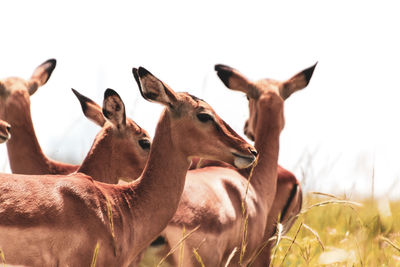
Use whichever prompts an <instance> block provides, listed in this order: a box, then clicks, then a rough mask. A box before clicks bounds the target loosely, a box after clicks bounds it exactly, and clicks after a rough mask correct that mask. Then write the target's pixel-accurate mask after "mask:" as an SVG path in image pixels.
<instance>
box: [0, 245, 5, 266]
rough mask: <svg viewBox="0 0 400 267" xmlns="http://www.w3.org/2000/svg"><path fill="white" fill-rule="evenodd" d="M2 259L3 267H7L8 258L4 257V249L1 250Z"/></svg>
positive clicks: (0, 256) (0, 257)
mask: <svg viewBox="0 0 400 267" xmlns="http://www.w3.org/2000/svg"><path fill="white" fill-rule="evenodd" d="M0 259H1V262H2V263H3V267H5V266H6V257H5V256H4V252H3V250H2V249H0Z"/></svg>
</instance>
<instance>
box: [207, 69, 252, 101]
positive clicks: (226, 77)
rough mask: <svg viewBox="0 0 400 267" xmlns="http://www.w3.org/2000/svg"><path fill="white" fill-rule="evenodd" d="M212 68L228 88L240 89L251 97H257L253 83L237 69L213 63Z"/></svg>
mask: <svg viewBox="0 0 400 267" xmlns="http://www.w3.org/2000/svg"><path fill="white" fill-rule="evenodd" d="M214 69H215V70H216V71H217V75H218V77H219V78H220V79H221V81H222V82H223V83H224V84H225V86H226V87H228V88H229V89H232V90H236V91H241V92H243V93H245V94H246V95H248V96H249V97H252V98H257V97H258V92H257V89H256V88H255V87H254V86H253V83H252V82H251V81H250V80H249V79H247V78H246V77H245V76H244V75H243V74H241V73H240V72H239V71H237V70H235V69H234V68H231V67H229V66H227V65H222V64H217V65H215V67H214Z"/></svg>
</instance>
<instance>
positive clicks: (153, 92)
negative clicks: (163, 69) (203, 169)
mask: <svg viewBox="0 0 400 267" xmlns="http://www.w3.org/2000/svg"><path fill="white" fill-rule="evenodd" d="M133 75H134V77H135V79H136V82H137V84H138V86H139V90H140V93H141V94H142V96H143V98H145V99H146V100H148V101H152V102H157V103H160V104H162V105H164V106H165V107H166V109H165V110H164V114H163V115H164V116H167V117H168V118H169V123H170V125H169V126H168V127H169V131H170V135H171V143H172V145H174V146H176V147H179V150H180V151H181V153H184V155H185V156H186V157H187V158H188V160H191V158H193V157H200V158H207V159H213V160H220V161H224V162H227V163H230V164H232V165H235V166H236V167H238V168H246V167H248V166H250V165H251V164H252V163H253V162H254V161H255V158H256V155H257V152H256V150H255V149H254V147H253V146H251V145H249V144H248V143H247V142H246V141H244V139H243V138H241V137H240V136H239V135H238V134H237V133H236V132H234V131H233V130H232V129H231V128H230V127H229V125H228V124H226V123H225V122H224V121H223V120H222V119H221V118H220V117H219V116H218V115H217V114H216V113H215V111H214V110H213V109H212V108H211V106H210V105H208V104H207V103H206V102H205V101H204V100H202V99H199V98H197V97H195V96H192V95H190V94H188V93H177V92H174V91H173V90H172V89H171V88H170V87H169V86H168V85H167V84H165V83H164V82H162V81H161V80H159V79H158V78H157V77H155V76H154V75H153V74H151V73H150V72H149V71H147V70H146V69H145V68H143V67H139V69H136V68H134V69H133ZM188 136H190V137H191V138H187V137H188ZM193 137H194V138H193Z"/></svg>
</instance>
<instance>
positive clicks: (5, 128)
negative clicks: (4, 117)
mask: <svg viewBox="0 0 400 267" xmlns="http://www.w3.org/2000/svg"><path fill="white" fill-rule="evenodd" d="M0 124H1V125H0V128H1V129H0V144H1V143H4V142H6V141H7V140H8V139H10V137H11V134H10V131H11V126H10V124H8V123H6V122H1V123H0Z"/></svg>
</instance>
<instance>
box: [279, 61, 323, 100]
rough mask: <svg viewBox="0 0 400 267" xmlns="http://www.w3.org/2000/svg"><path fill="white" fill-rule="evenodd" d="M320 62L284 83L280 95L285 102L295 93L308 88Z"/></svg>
mask: <svg viewBox="0 0 400 267" xmlns="http://www.w3.org/2000/svg"><path fill="white" fill-rule="evenodd" d="M317 64H318V62H316V63H315V64H314V65H313V66H311V67H309V68H307V69H305V70H303V71H301V72H299V73H297V74H296V75H294V76H293V77H292V78H290V79H289V80H287V81H285V82H283V84H282V86H281V88H280V90H279V91H280V92H279V93H280V95H281V97H282V98H283V100H285V99H287V98H288V97H289V96H291V95H292V94H293V93H294V92H296V91H299V90H301V89H303V88H304V87H306V86H307V85H308V83H309V82H310V80H311V77H312V75H313V73H314V69H315V67H316V66H317Z"/></svg>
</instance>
